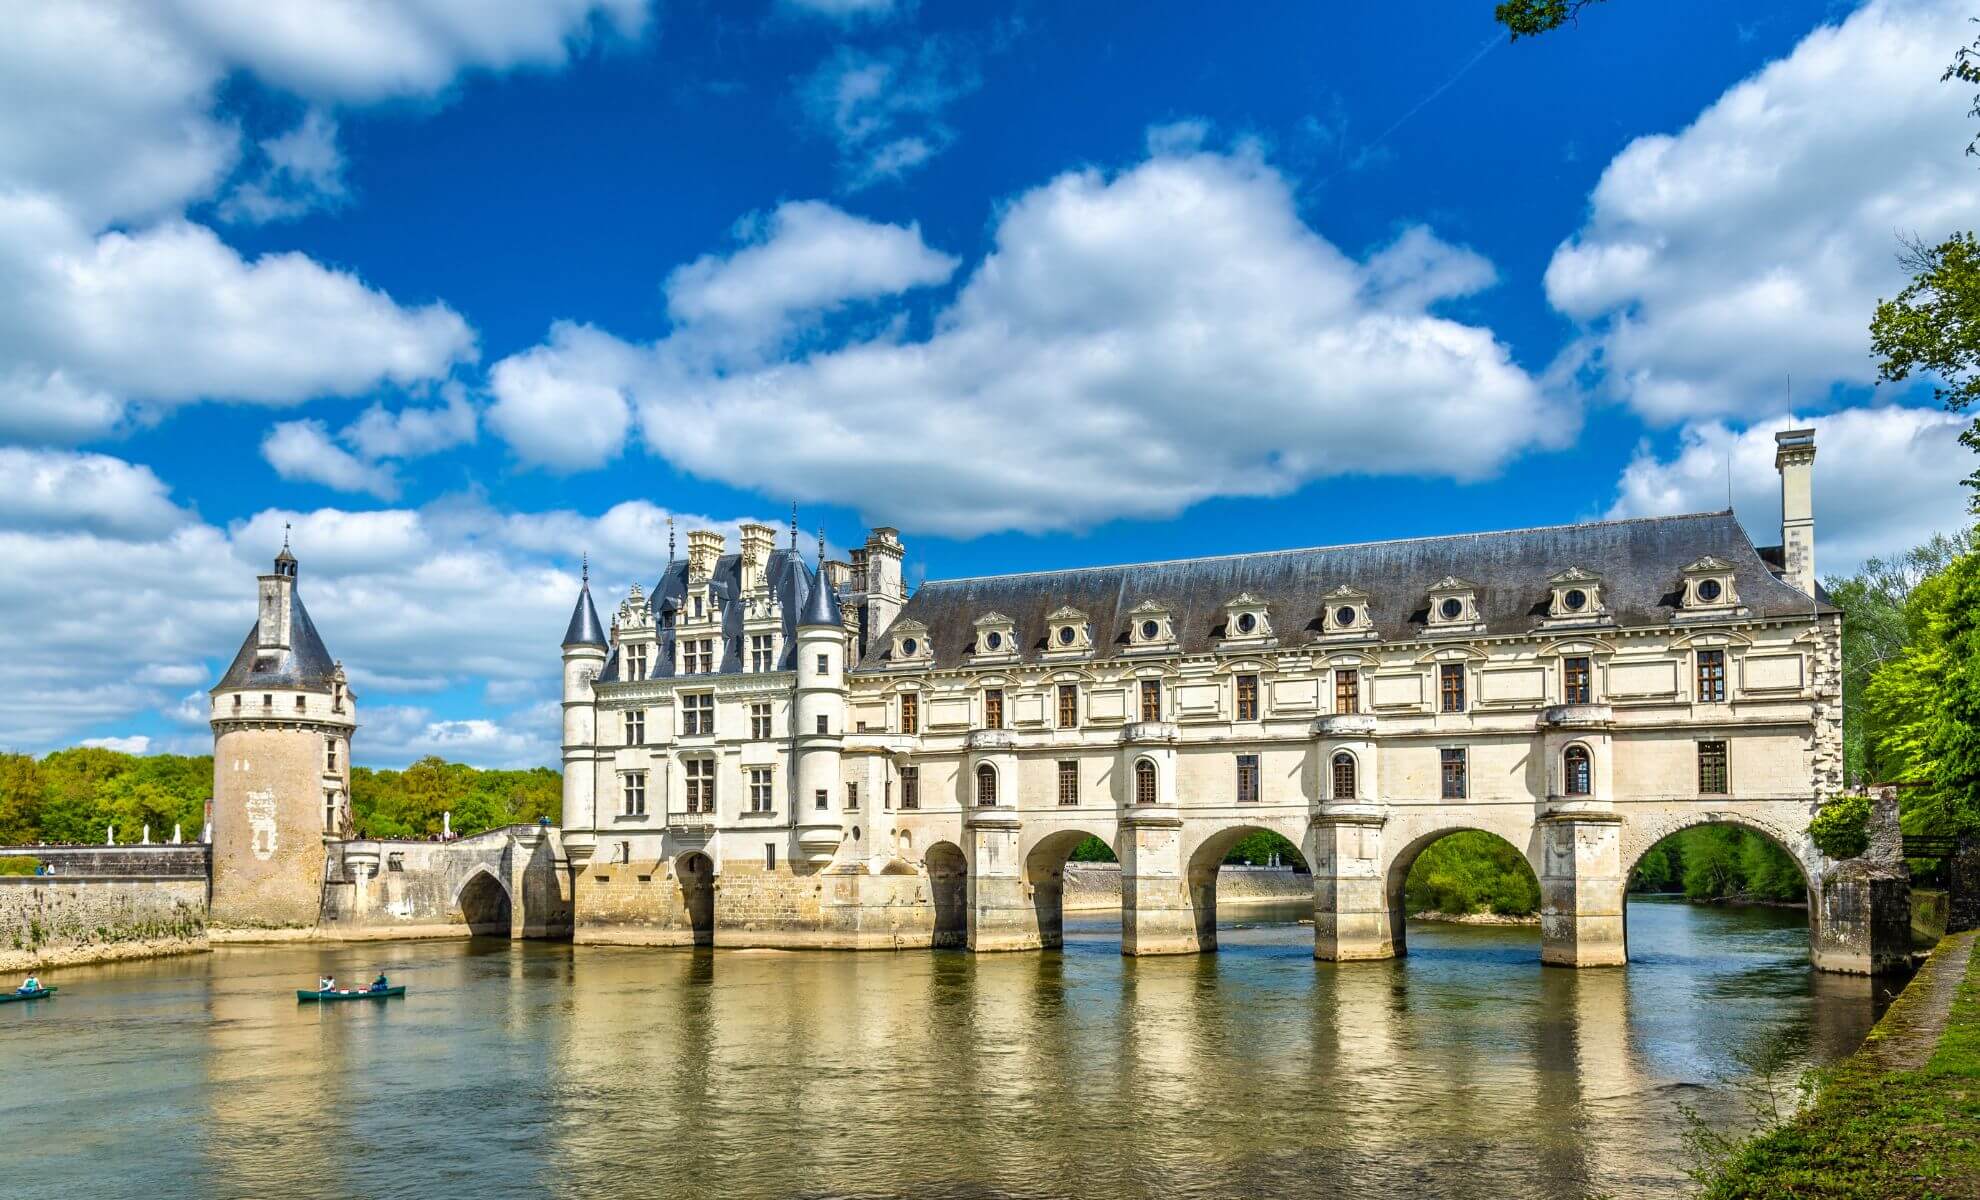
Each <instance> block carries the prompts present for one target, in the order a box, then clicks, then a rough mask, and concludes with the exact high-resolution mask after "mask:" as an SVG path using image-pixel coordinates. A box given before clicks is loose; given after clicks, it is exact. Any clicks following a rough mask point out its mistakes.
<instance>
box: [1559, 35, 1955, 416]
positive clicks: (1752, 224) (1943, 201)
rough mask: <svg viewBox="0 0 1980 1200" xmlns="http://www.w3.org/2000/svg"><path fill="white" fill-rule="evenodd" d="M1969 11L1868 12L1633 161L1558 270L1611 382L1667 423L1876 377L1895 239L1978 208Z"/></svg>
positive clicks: (1612, 170) (1631, 152)
mask: <svg viewBox="0 0 1980 1200" xmlns="http://www.w3.org/2000/svg"><path fill="white" fill-rule="evenodd" d="M1971 10H1972V6H1971V5H1970V4H1967V3H1964V2H1963V0H1871V3H1869V4H1866V5H1864V6H1863V7H1862V8H1860V9H1858V10H1856V11H1855V12H1853V13H1851V14H1850V15H1849V16H1848V18H1847V19H1845V20H1844V21H1843V22H1842V23H1841V24H1840V25H1824V26H1823V27H1821V28H1819V29H1817V30H1815V31H1814V32H1813V33H1811V34H1809V35H1808V36H1807V37H1806V38H1804V39H1802V41H1801V43H1800V44H1799V45H1797V46H1796V47H1795V49H1794V51H1793V52H1792V53H1791V54H1789V55H1788V56H1787V57H1786V58H1783V59H1780V60H1778V61H1775V62H1773V63H1770V64H1769V65H1768V66H1767V67H1766V68H1765V69H1763V70H1762V71H1760V72H1759V73H1758V74H1756V75H1755V76H1753V77H1752V78H1750V79H1747V80H1745V81H1744V82H1742V83H1740V84H1738V85H1737V86H1735V87H1733V88H1731V89H1729V90H1728V91H1727V92H1726V93H1725V94H1724V95H1723V96H1721V97H1720V98H1719V99H1718V100H1717V101H1715V102H1714V103H1713V104H1712V105H1711V106H1710V107H1708V108H1707V109H1706V110H1705V111H1704V112H1703V113H1702V114H1700V116H1699V117H1698V119H1697V120H1696V121H1694V122H1693V123H1692V124H1691V125H1690V126H1689V127H1688V128H1686V129H1685V130H1683V131H1682V132H1680V133H1678V134H1676V135H1674V136H1665V135H1657V136H1651V137H1641V138H1638V139H1636V140H1635V141H1634V142H1631V143H1630V145H1629V146H1628V147H1627V148H1625V149H1624V150H1623V151H1622V153H1620V154H1618V155H1617V156H1616V158H1615V160H1614V161H1613V162H1611V163H1610V164H1609V166H1608V168H1607V170H1605V171H1604V172H1603V174H1602V179H1601V182H1600V183H1599V184H1598V185H1597V186H1596V188H1595V192H1594V194H1593V196H1592V197H1591V198H1590V214H1589V217H1588V221H1587V223H1586V224H1585V225H1584V226H1583V227H1582V229H1581V231H1580V232H1579V233H1577V234H1576V235H1575V236H1574V237H1572V238H1570V239H1569V240H1568V241H1566V242H1564V243H1563V244H1562V245H1561V247H1560V248H1559V249H1558V250H1557V251H1556V252H1555V254H1554V258H1553V262H1552V263H1551V264H1550V265H1549V267H1548V269H1547V294H1548V298H1549V299H1550V300H1551V301H1552V302H1553V304H1554V306H1555V307H1556V308H1558V309H1560V310H1561V311H1562V312H1564V313H1567V314H1568V315H1570V316H1572V317H1574V318H1576V319H1577V320H1579V321H1582V322H1584V323H1585V324H1586V325H1587V326H1588V329H1589V337H1590V338H1591V339H1592V340H1593V341H1594V343H1595V344H1596V346H1597V347H1598V348H1599V351H1600V355H1599V360H1598V362H1599V370H1600V372H1601V376H1602V379H1603V382H1604V384H1605V386H1606V387H1607V388H1608V389H1609V390H1610V391H1612V392H1613V393H1614V394H1616V395H1618V396H1620V397H1622V398H1624V399H1626V400H1627V401H1628V402H1629V403H1630V404H1631V405H1632V406H1633V407H1634V408H1636V410H1637V411H1639V412H1640V413H1642V414H1644V415H1645V416H1647V417H1649V418H1651V419H1653V420H1660V421H1675V420H1679V419H1685V418H1693V417H1700V416H1714V415H1745V416H1758V415H1761V414H1764V413H1767V412H1771V411H1775V410H1777V409H1778V408H1779V406H1780V405H1781V403H1782V395H1783V387H1784V379H1785V376H1787V375H1788V374H1790V373H1791V374H1792V375H1793V376H1794V380H1795V391H1796V393H1797V395H1801V396H1808V395H1818V396H1819V395H1821V394H1822V393H1825V392H1826V391H1827V389H1828V388H1829V387H1830V386H1831V385H1833V384H1839V383H1840V384H1863V383H1868V382H1870V381H1871V380H1872V379H1873V378H1874V374H1875V372H1874V366H1873V361H1872V359H1871V357H1870V354H1869V335H1868V332H1867V330H1868V325H1869V321H1870V315H1871V312H1872V310H1873V309H1874V307H1875V304H1876V301H1877V299H1878V298H1879V297H1883V296H1890V295H1892V294H1894V293H1895V292H1896V291H1897V290H1898V289H1899V288H1900V287H1901V286H1902V284H1903V278H1904V272H1903V270H1902V268H1901V267H1900V266H1899V264H1898V262H1897V251H1898V250H1899V245H1898V236H1899V235H1901V234H1913V233H1916V234H1919V235H1922V236H1925V237H1928V238H1932V239H1937V238H1939V237H1942V236H1944V235H1945V234H1946V233H1948V232H1950V231H1952V230H1953V229H1955V228H1965V227H1966V226H1968V225H1970V224H1971V223H1972V215H1973V213H1974V212H1976V211H1980V173H1976V172H1975V171H1974V170H1973V164H1972V161H1971V160H1970V159H1968V158H1967V157H1965V156H1964V155H1963V154H1962V153H1961V150H1962V149H1963V148H1964V147H1965V145H1966V142H1967V139H1968V138H1969V137H1970V135H1971V132H1972V131H1971V129H1970V127H1969V122H1968V120H1967V117H1966V113H1965V109H1966V107H1967V103H1966V99H1965V97H1964V94H1963V93H1961V92H1959V90H1958V89H1956V88H1949V87H1947V86H1946V85H1945V84H1943V83H1941V82H1940V79H1939V77H1940V74H1941V72H1942V71H1943V70H1944V69H1945V64H1946V62H1947V60H1948V59H1949V58H1950V56H1951V54H1952V51H1953V49H1954V48H1956V47H1957V46H1959V45H1960V44H1962V43H1963V42H1965V41H1966V40H1968V39H1969V38H1970V37H1971V30H1970V27H1969V26H1968V25H1967V23H1966V18H1967V17H1969V16H1970V15H1972V14H1971Z"/></svg>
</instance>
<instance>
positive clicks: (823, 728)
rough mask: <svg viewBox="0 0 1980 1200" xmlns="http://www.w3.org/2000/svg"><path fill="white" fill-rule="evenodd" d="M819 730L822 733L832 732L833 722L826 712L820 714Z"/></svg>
mask: <svg viewBox="0 0 1980 1200" xmlns="http://www.w3.org/2000/svg"><path fill="white" fill-rule="evenodd" d="M818 732H820V733H831V732H832V723H831V721H830V720H828V719H827V718H826V716H825V714H824V713H819V714H818Z"/></svg>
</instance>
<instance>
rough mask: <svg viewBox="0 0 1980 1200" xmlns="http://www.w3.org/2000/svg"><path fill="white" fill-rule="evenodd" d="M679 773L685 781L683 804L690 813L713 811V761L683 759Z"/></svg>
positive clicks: (711, 812) (710, 759)
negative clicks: (680, 772)
mask: <svg viewBox="0 0 1980 1200" xmlns="http://www.w3.org/2000/svg"><path fill="white" fill-rule="evenodd" d="M681 771H682V775H683V778H684V779H685V781H686V788H685V793H686V794H685V802H686V804H687V810H686V811H688V812H690V813H709V814H713V813H714V811H715V760H714V759H712V758H685V759H682V760H681Z"/></svg>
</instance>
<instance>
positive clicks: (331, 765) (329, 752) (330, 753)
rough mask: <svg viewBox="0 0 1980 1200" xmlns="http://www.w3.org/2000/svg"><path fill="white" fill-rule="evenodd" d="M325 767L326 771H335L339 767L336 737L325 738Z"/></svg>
mask: <svg viewBox="0 0 1980 1200" xmlns="http://www.w3.org/2000/svg"><path fill="white" fill-rule="evenodd" d="M323 769H324V770H326V771H335V770H336V769H337V739H336V738H325V739H323Z"/></svg>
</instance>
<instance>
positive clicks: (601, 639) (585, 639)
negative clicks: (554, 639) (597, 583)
mask: <svg viewBox="0 0 1980 1200" xmlns="http://www.w3.org/2000/svg"><path fill="white" fill-rule="evenodd" d="M563 644H564V645H566V646H603V645H604V644H605V627H604V626H603V625H601V624H599V623H598V609H597V607H596V606H595V605H593V604H592V603H591V583H590V581H589V580H587V581H585V583H584V585H583V586H582V587H580V588H579V589H578V602H577V607H576V608H575V609H572V610H571V623H570V625H569V626H568V627H567V628H566V629H565V630H564V642H563Z"/></svg>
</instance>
